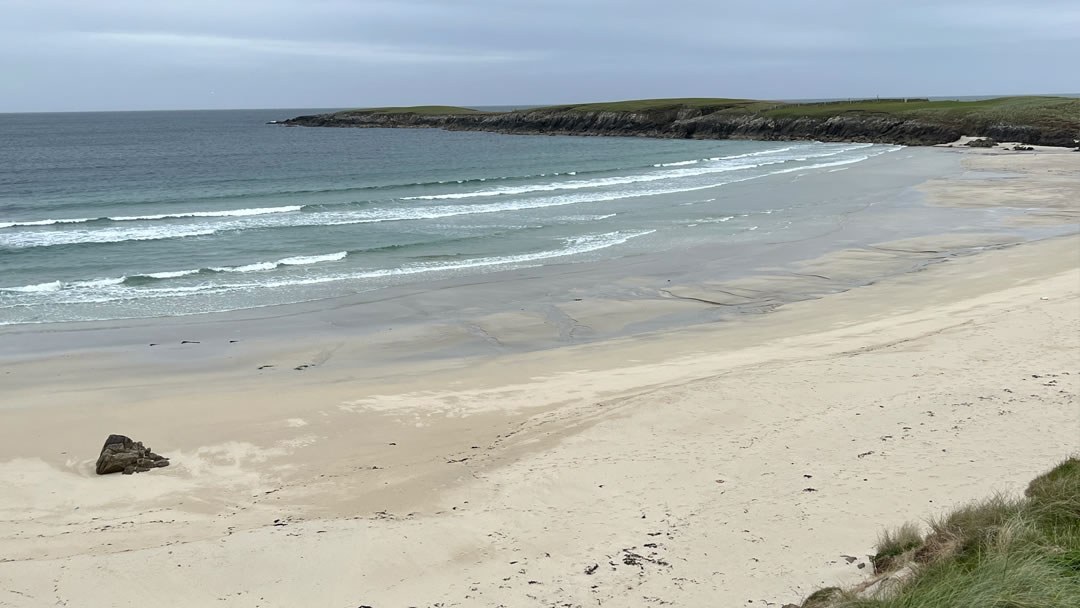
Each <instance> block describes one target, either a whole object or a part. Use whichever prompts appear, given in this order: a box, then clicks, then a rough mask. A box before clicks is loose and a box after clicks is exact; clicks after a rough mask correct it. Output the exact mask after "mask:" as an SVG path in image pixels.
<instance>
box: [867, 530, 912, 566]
mask: <svg viewBox="0 0 1080 608" xmlns="http://www.w3.org/2000/svg"><path fill="white" fill-rule="evenodd" d="M922 544H923V538H922V533H920V532H919V526H917V525H915V524H913V523H906V524H904V525H902V526H900V527H899V528H897V529H896V530H893V531H889V530H886V531H885V532H883V533H882V534H881V536H880V537H878V543H877V547H876V553H875V554H874V557H873V559H872V560H871V561H873V563H874V572H886V571H888V570H892V569H894V566H893V565H894V563H896V561H897V560H898V559H899V558H900V557H902V556H903V555H904V554H906V553H907V552H908V551H911V550H913V549H918V548H919V547H921V546H922Z"/></svg>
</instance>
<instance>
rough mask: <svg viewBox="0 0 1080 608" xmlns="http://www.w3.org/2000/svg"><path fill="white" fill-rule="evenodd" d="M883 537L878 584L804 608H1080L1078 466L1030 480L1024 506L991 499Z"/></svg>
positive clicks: (828, 593) (829, 595)
mask: <svg viewBox="0 0 1080 608" xmlns="http://www.w3.org/2000/svg"><path fill="white" fill-rule="evenodd" d="M919 529H920V528H919V527H918V526H916V525H914V524H906V525H904V526H902V527H901V528H899V529H898V530H894V531H890V532H887V533H885V534H883V535H882V536H881V538H880V539H879V542H878V546H877V555H875V556H874V559H873V562H874V567H875V570H876V572H877V575H878V577H877V578H875V579H874V580H872V581H868V582H867V583H864V584H863V585H860V586H858V587H856V588H854V589H849V590H841V589H837V588H832V587H831V588H826V589H822V590H820V591H817V592H815V593H814V594H812V595H811V596H810V597H809V598H807V600H806V602H804V603H803V605H802V608H969V607H970V608H974V607H979V608H1076V607H1077V606H1080V460H1078V459H1076V458H1070V459H1069V460H1066V461H1065V462H1063V463H1061V464H1060V465H1058V466H1057V467H1055V468H1054V469H1052V470H1051V471H1049V472H1048V473H1046V474H1044V475H1041V476H1039V477H1037V478H1035V479H1034V480H1033V481H1032V482H1031V484H1030V485H1029V486H1028V488H1027V491H1026V492H1025V494H1024V496H1023V497H1022V498H1011V497H1006V496H994V497H992V498H989V499H987V500H984V501H981V502H976V503H972V504H970V505H967V506H965V507H962V508H960V509H957V510H955V511H953V512H952V513H949V514H948V515H946V516H945V517H942V518H940V519H935V520H932V521H930V532H929V533H928V534H926V535H925V536H923V535H921V534H920V533H919Z"/></svg>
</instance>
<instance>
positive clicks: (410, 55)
mask: <svg viewBox="0 0 1080 608" xmlns="http://www.w3.org/2000/svg"><path fill="white" fill-rule="evenodd" d="M79 35H81V36H83V37H84V38H86V39H88V40H89V41H90V42H91V43H96V42H101V43H105V44H119V45H125V46H129V47H132V48H133V49H135V50H140V51H141V50H151V51H152V50H155V49H166V50H170V51H177V50H181V51H182V50H196V51H202V52H209V53H214V54H218V53H221V54H225V53H242V54H263V55H285V56H292V57H306V58H316V59H317V58H333V59H344V60H349V61H357V62H374V63H429V64H432V63H433V64H441V63H461V62H464V63H488V62H512V61H523V60H526V59H535V58H536V57H537V54H536V53H523V52H514V51H499V52H484V51H470V50H462V49H454V48H447V49H438V48H424V47H408V46H392V45H380V44H364V43H355V42H333V41H329V42H322V41H312V40H274V39H267V38H233V37H227V36H211V35H203V34H174V33H168V32H81V33H80V34H79Z"/></svg>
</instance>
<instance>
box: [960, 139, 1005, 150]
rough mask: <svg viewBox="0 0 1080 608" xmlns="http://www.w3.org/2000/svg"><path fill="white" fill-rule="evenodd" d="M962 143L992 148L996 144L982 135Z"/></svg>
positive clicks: (969, 145)
mask: <svg viewBox="0 0 1080 608" xmlns="http://www.w3.org/2000/svg"><path fill="white" fill-rule="evenodd" d="M964 145H965V146H968V147H971V148H993V147H994V146H996V145H997V142H996V141H994V140H992V139H990V138H989V137H982V138H980V139H973V140H971V141H969V142H967V143H966V144H964Z"/></svg>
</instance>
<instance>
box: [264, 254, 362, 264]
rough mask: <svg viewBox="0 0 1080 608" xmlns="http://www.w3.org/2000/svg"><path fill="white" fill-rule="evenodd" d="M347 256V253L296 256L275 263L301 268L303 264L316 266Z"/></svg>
mask: <svg viewBox="0 0 1080 608" xmlns="http://www.w3.org/2000/svg"><path fill="white" fill-rule="evenodd" d="M347 255H349V252H348V251H339V252H337V253H328V254H326V255H298V256H295V257H291V258H284V259H281V260H278V262H277V263H278V264H283V265H285V266H302V265H305V264H318V263H319V262H336V261H338V260H344V259H345V256H347Z"/></svg>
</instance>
